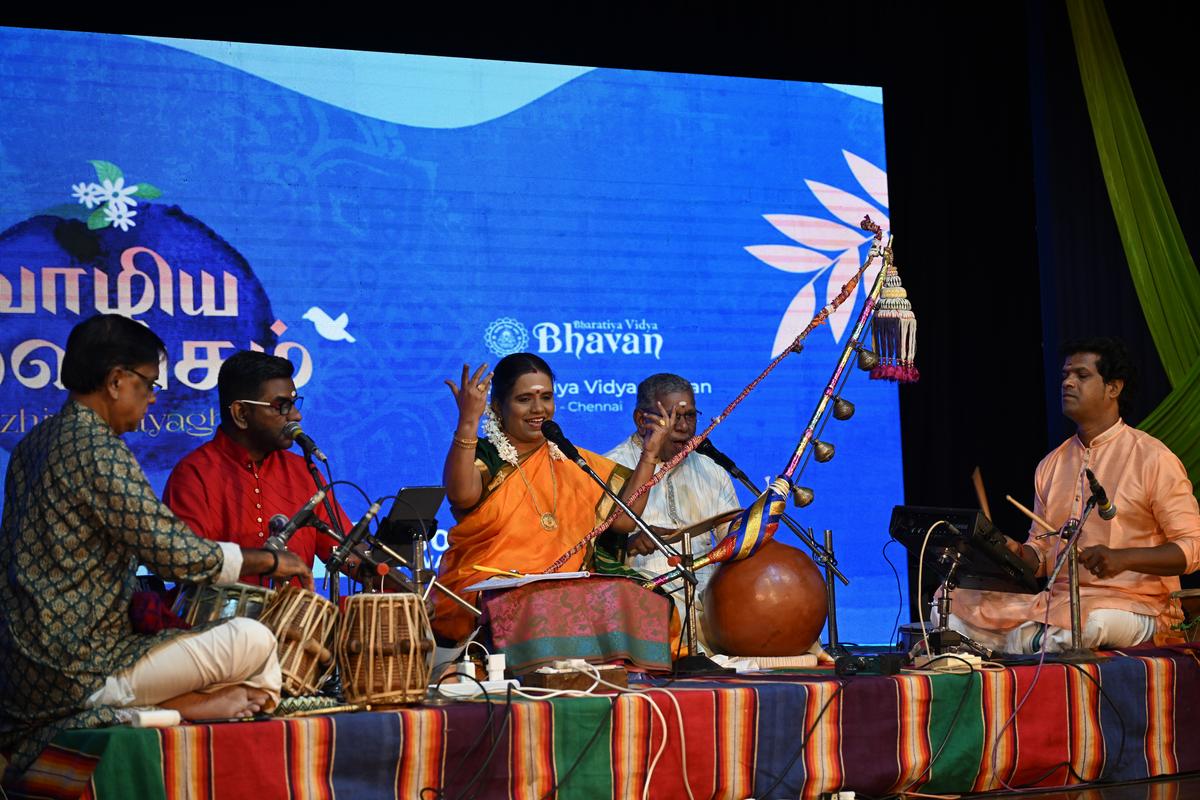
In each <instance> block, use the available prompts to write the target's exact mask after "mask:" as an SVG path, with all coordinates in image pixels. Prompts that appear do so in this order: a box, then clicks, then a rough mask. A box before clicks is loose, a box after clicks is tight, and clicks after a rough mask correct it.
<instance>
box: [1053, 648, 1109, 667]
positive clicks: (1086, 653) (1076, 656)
mask: <svg viewBox="0 0 1200 800" xmlns="http://www.w3.org/2000/svg"><path fill="white" fill-rule="evenodd" d="M1034 657H1035V658H1036V656H1034ZM1111 660H1112V659H1111V658H1110V657H1109V656H1102V655H1100V654H1099V653H1097V652H1096V651H1095V650H1086V649H1082V650H1064V651H1063V652H1061V653H1047V654H1046V663H1047V664H1098V663H1100V662H1102V661H1111Z"/></svg>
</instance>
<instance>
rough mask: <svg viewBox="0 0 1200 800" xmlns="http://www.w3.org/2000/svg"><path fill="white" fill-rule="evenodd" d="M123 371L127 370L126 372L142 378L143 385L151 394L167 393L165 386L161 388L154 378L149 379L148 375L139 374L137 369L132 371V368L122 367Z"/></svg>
mask: <svg viewBox="0 0 1200 800" xmlns="http://www.w3.org/2000/svg"><path fill="white" fill-rule="evenodd" d="M121 369H123V370H125V371H126V372H132V373H133V374H134V375H137V376H138V377H139V378H141V379H142V383H144V384H146V391H147V392H149V393H150V394H158V393H159V392H162V391H165V390H166V388H167V387H165V386H160V385H159V384H158V383H157V382H156V381H155V379H154V378H150V377H147V376H146V375H143V374H142V373H140V372H138V371H137V370H136V369H132V368H130V367H121Z"/></svg>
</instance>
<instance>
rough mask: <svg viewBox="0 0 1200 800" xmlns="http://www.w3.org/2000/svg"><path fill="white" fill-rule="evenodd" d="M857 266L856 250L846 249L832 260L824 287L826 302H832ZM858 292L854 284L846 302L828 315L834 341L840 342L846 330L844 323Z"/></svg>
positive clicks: (851, 311)
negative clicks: (831, 266)
mask: <svg viewBox="0 0 1200 800" xmlns="http://www.w3.org/2000/svg"><path fill="white" fill-rule="evenodd" d="M858 267H859V261H858V250H847V251H846V252H844V253H842V254H841V255H840V256H838V258H837V261H835V262H833V269H831V270H830V271H829V284H828V285H827V286H826V287H825V302H826V304H828V303H832V302H833V298H835V297H837V296H838V292H840V291H841V290H842V286H844V285H845V283H846V281H848V280H850V276H851V275H853V274H854V273H856V272H858ZM858 294H859V288H858V287H857V286H856V287H854V293H853V294H851V295H850V296H849V297H847V298H846V302H844V303H842V304H841V305H840V306H838V308H837V310H836V311H834V312H833V313H832V314H830V315H829V329H830V330H831V331H832V332H833V340H834V341H835V342H840V341H841V340H842V334H843V333H845V332H846V324H847V323H848V322H849V321H850V318H851V316H852V315H853V314H854V305H855V300H856V299H857V298H858Z"/></svg>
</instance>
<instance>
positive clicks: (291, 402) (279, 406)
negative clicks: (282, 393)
mask: <svg viewBox="0 0 1200 800" xmlns="http://www.w3.org/2000/svg"><path fill="white" fill-rule="evenodd" d="M233 402H235V403H249V404H250V405H252V406H266V407H267V408H273V409H275V411H276V412H278V414H279V416H281V417H286V416H287V415H288V414H290V413H292V409H293V408H294V409H296V410H297V411H299V410H300V407H301V406H303V405H304V398H303V397H301V396H300V395H296V396H295V397H291V398H288V397H283V398H280V399H278V400H272V401H271V402H269V403H268V402H266V401H265V400H234V401H233Z"/></svg>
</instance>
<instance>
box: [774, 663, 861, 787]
mask: <svg viewBox="0 0 1200 800" xmlns="http://www.w3.org/2000/svg"><path fill="white" fill-rule="evenodd" d="M845 688H846V683H845V681H839V682H838V688H837V691H836V692H834V693H833V694H831V695H830V696H829V699H828V700H826V701H825V705H823V706H821V710H820V711H819V712H818V713H817V718H816V719H814V720H813V722H812V725H810V726H809V727H808V730H807V731H805V732H804V738H802V739H801V740H800V746H799V747H797V748H796V752H795V753H793V754H792V758H791V760H790V761H788V763H787V766H785V767H784V768H783V771H782V772H781V773H780V775H779V777H778V778H776V779H775V782H774V783H772V784H771V786H770V787H769V788H767V789H766V790H764V791H761V792H759V791H757V790H756V791H755V796H756V797H771V796H772V795H773V793H774V791H775V790H776V789H777V788H778V787H779V784H781V783H783V780H784V778H786V777H787V775H788V772H790V771H791V769H792V765H793V764H795V763H796V759H798V758H800V754H801V753H803V752H804V748H805V746H806V745H807V744H808V740H809V737H811V736H812V734H813V731H815V730H816V729H817V725H818V724H820V722H821V717H823V716H825V712H826V711H828V710H829V706H830V704H832V703H833V701H834V700H836V699H838V697H840V696H841V694H842V690H843V689H845Z"/></svg>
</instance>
